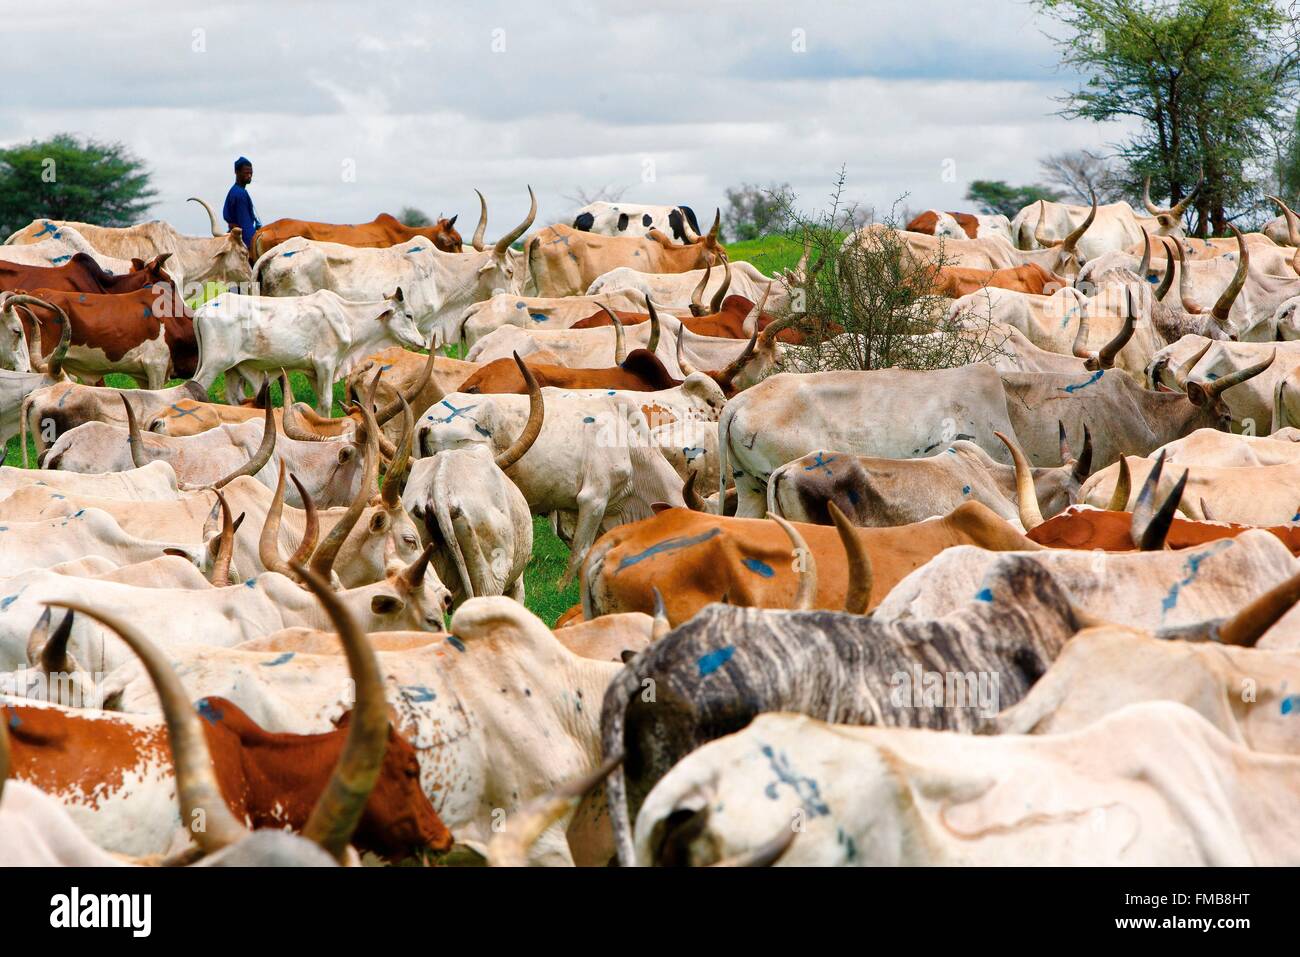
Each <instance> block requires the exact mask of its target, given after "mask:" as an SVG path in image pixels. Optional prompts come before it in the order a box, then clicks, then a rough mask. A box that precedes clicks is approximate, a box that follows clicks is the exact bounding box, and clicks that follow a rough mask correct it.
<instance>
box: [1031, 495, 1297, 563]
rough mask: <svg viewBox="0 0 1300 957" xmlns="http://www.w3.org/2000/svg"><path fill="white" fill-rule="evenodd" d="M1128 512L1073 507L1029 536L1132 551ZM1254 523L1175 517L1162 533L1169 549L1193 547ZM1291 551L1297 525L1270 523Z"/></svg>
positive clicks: (1053, 544)
mask: <svg viewBox="0 0 1300 957" xmlns="http://www.w3.org/2000/svg"><path fill="white" fill-rule="evenodd" d="M1132 526H1133V515H1132V513H1130V512H1113V511H1109V510H1103V509H1097V508H1087V507H1080V506H1074V507H1073V508H1069V509H1067V510H1065V511H1064V512H1061V513H1060V514H1059V515H1054V516H1052V517H1051V518H1049V519H1047V520H1046V521H1044V522H1043V524H1041V525H1038V526H1035V527H1034V528H1031V529H1030V530H1029V533H1028V534H1029V538H1031V539H1033V540H1034V541H1036V542H1038V543H1039V544H1040V545H1047V546H1048V547H1050V548H1100V549H1101V550H1103V551H1107V552H1131V551H1133V550H1134V549H1136V548H1137V547H1138V545H1137V544H1135V543H1134V541H1133V536H1132ZM1256 527H1258V526H1254V525H1237V524H1234V523H1232V522H1193V521H1190V520H1188V519H1185V518H1180V517H1178V516H1175V517H1174V519H1173V521H1172V523H1171V524H1170V526H1169V531H1168V533H1167V534H1166V536H1165V539H1164V544H1165V545H1166V546H1168V547H1169V548H1174V549H1178V548H1195V547H1196V546H1198V545H1204V544H1206V543H1207V542H1213V541H1217V540H1218V539H1220V538H1236V537H1237V536H1238V535H1240V534H1241V533H1242V532H1245V531H1248V530H1249V529H1251V528H1256ZM1267 530H1268V531H1270V532H1272V533H1273V534H1274V535H1276V536H1277V537H1278V538H1279V539H1281V541H1282V544H1283V545H1285V546H1286V547H1287V548H1289V549H1291V554H1293V555H1300V526H1296V525H1275V526H1269V527H1268V529H1267Z"/></svg>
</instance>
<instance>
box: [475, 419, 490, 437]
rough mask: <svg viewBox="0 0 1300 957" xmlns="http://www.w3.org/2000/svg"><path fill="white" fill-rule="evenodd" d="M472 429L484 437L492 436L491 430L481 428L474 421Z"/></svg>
mask: <svg viewBox="0 0 1300 957" xmlns="http://www.w3.org/2000/svg"><path fill="white" fill-rule="evenodd" d="M474 431H475V432H477V433H478V434H479V435H481V436H483V437H485V438H491V437H492V430H491V429H485V428H483V426H481V425H479V424H478V423H477V422H475V423H474Z"/></svg>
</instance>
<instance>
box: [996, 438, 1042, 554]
mask: <svg viewBox="0 0 1300 957" xmlns="http://www.w3.org/2000/svg"><path fill="white" fill-rule="evenodd" d="M993 434H994V435H996V436H997V437H998V438H999V439H1001V440H1002V444H1003V445H1005V446H1006V447H1007V451H1008V452H1010V453H1011V461H1012V462H1014V463H1015V467H1016V506H1017V508H1018V510H1019V512H1020V524H1021V525H1023V526H1025V531H1026V532H1027V531H1029V530H1030V529H1032V528H1035V527H1037V526H1039V525H1042V524H1043V513H1042V510H1041V509H1040V508H1039V507H1038V492H1037V491H1036V490H1035V489H1034V473H1033V471H1032V470H1031V469H1030V467H1029V460H1028V459H1026V458H1025V453H1024V452H1022V451H1020V446H1019V445H1017V444H1016V443H1015V442H1013V441H1012V440H1011V439H1010V438H1008V437H1007V436H1006V435H1003V434H1002V433H1001V432H994V433H993Z"/></svg>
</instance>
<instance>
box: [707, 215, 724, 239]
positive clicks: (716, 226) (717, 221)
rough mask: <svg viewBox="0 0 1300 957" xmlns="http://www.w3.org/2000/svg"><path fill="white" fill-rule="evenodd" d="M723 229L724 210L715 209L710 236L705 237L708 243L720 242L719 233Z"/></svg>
mask: <svg viewBox="0 0 1300 957" xmlns="http://www.w3.org/2000/svg"><path fill="white" fill-rule="evenodd" d="M721 229H722V210H721V209H718V208H715V209H714V210H713V225H712V226H710V227H709V235H708V236H706V237H705V240H706V241H708V242H713V243H716V242H717V241H718V232H719V231H720V230H721Z"/></svg>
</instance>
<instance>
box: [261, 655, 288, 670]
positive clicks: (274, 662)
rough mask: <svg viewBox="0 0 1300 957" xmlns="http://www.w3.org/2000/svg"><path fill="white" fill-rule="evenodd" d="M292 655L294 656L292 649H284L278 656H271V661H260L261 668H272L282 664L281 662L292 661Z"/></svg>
mask: <svg viewBox="0 0 1300 957" xmlns="http://www.w3.org/2000/svg"><path fill="white" fill-rule="evenodd" d="M293 656H294V652H292V651H286V652H285V653H284V654H282V655H280V656H279V657H278V658H273V659H272V660H271V661H263V662H262V667H263V668H274V667H275V666H276V665H283V664H286V663H287V662H290V661H293Z"/></svg>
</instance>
